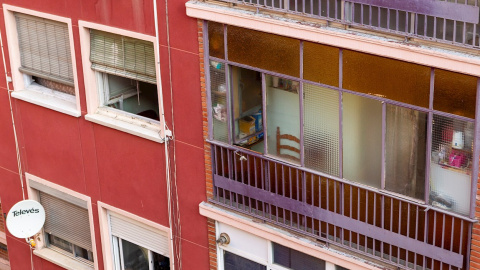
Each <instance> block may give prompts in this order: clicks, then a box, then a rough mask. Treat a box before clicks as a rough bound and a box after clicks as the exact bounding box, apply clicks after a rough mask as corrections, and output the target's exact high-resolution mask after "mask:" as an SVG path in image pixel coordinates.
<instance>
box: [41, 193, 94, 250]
mask: <svg viewBox="0 0 480 270" xmlns="http://www.w3.org/2000/svg"><path fill="white" fill-rule="evenodd" d="M39 193H40V203H41V204H42V206H43V207H44V208H45V215H46V218H45V225H44V227H43V229H44V231H45V232H46V233H50V234H52V235H55V236H57V237H60V238H62V239H64V240H66V241H69V242H70V243H72V244H74V245H77V246H79V247H82V248H84V249H86V250H90V251H91V250H92V239H91V235H90V219H89V216H88V211H87V209H85V208H82V207H79V206H77V205H75V204H72V203H69V202H67V201H64V200H61V199H59V198H56V197H54V196H52V195H50V194H47V193H45V192H39Z"/></svg>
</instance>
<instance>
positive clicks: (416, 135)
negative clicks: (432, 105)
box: [385, 105, 427, 200]
mask: <svg viewBox="0 0 480 270" xmlns="http://www.w3.org/2000/svg"><path fill="white" fill-rule="evenodd" d="M426 134H427V114H426V113H424V112H419V111H416V110H412V109H407V108H403V107H399V106H394V105H387V130H386V138H385V147H386V149H385V154H386V158H385V163H386V170H385V174H386V175H385V188H386V189H387V190H390V191H394V192H397V193H400V194H403V195H407V196H409V197H414V198H417V199H422V200H423V199H424V194H425V193H424V191H425V161H426V160H425V159H426V157H425V153H426Z"/></svg>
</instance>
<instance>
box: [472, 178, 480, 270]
mask: <svg viewBox="0 0 480 270" xmlns="http://www.w3.org/2000/svg"><path fill="white" fill-rule="evenodd" d="M475 218H476V219H480V177H477V198H476V202H475ZM470 270H480V223H479V222H477V223H475V224H473V230H472V246H471V250H470Z"/></svg>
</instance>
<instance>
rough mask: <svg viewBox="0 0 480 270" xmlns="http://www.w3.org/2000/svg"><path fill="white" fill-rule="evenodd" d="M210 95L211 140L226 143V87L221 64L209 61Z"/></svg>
mask: <svg viewBox="0 0 480 270" xmlns="http://www.w3.org/2000/svg"><path fill="white" fill-rule="evenodd" d="M210 93H211V98H212V116H213V117H212V118H213V120H212V121H213V138H214V139H215V140H218V141H222V142H228V132H227V130H228V125H227V119H228V110H227V85H226V83H225V65H224V64H223V63H218V62H213V61H210Z"/></svg>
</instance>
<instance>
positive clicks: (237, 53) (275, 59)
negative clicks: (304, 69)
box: [227, 25, 300, 77]
mask: <svg viewBox="0 0 480 270" xmlns="http://www.w3.org/2000/svg"><path fill="white" fill-rule="evenodd" d="M227 43H228V60H230V61H233V62H237V63H241V64H245V65H249V66H252V67H257V68H261V69H266V70H271V71H274V72H278V73H283V74H287V75H291V76H295V77H300V41H299V40H297V39H293V38H287V37H283V36H278V35H274V34H268V33H264V32H259V31H254V30H249V29H245V28H240V27H235V26H230V25H229V26H228V28H227Z"/></svg>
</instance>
